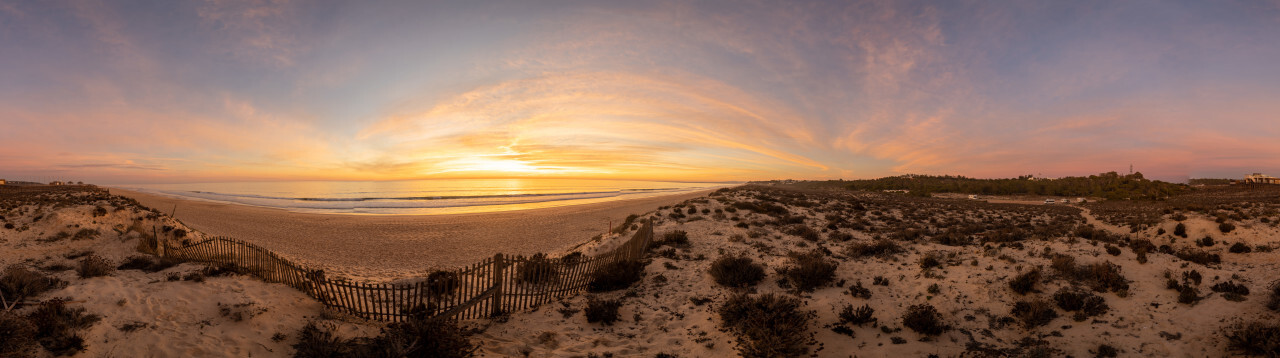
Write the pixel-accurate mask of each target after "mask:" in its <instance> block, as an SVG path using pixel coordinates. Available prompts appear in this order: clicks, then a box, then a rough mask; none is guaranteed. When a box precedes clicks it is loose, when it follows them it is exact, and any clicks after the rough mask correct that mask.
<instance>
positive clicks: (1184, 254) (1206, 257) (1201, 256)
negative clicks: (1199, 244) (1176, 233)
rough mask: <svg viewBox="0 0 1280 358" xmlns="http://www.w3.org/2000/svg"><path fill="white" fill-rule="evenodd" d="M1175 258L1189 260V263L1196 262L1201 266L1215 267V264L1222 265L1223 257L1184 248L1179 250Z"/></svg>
mask: <svg viewBox="0 0 1280 358" xmlns="http://www.w3.org/2000/svg"><path fill="white" fill-rule="evenodd" d="M1174 256H1177V257H1178V258H1180V259H1183V260H1187V261H1190V262H1194V263H1197V264H1201V265H1215V264H1219V263H1222V257H1221V256H1218V254H1211V253H1208V252H1205V251H1203V250H1195V249H1190V248H1184V249H1182V250H1179V251H1178V252H1177V253H1176V254H1174Z"/></svg>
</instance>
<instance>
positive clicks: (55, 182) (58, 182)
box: [49, 180, 62, 185]
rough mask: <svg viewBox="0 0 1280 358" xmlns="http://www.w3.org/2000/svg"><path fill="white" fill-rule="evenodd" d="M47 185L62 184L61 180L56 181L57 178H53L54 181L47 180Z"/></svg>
mask: <svg viewBox="0 0 1280 358" xmlns="http://www.w3.org/2000/svg"><path fill="white" fill-rule="evenodd" d="M49 185H62V182H60V181H57V180H54V181H51V182H49Z"/></svg>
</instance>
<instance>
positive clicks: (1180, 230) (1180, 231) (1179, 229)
mask: <svg viewBox="0 0 1280 358" xmlns="http://www.w3.org/2000/svg"><path fill="white" fill-rule="evenodd" d="M1183 217H1184V218H1185V216H1183ZM1184 220H1185V219H1184ZM1173 235H1174V236H1179V237H1182V238H1184V239H1185V238H1186V237H1187V225H1186V224H1183V223H1178V225H1177V226H1174V227H1173Z"/></svg>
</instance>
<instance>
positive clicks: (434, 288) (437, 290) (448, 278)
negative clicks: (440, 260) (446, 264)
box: [427, 270, 461, 296]
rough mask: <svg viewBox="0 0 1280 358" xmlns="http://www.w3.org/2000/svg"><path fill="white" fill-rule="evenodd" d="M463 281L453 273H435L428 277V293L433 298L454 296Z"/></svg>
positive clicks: (442, 271)
mask: <svg viewBox="0 0 1280 358" xmlns="http://www.w3.org/2000/svg"><path fill="white" fill-rule="evenodd" d="M460 281H461V280H459V278H458V273H457V272H453V271H444V270H440V271H435V272H432V273H430V274H428V275H427V293H429V294H431V295H432V296H444V295H452V294H453V292H454V291H457V290H458V285H459V283H460Z"/></svg>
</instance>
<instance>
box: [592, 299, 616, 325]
mask: <svg viewBox="0 0 1280 358" xmlns="http://www.w3.org/2000/svg"><path fill="white" fill-rule="evenodd" d="M619 307H622V301H620V300H599V299H596V298H595V297H592V298H589V299H587V308H586V309H585V310H583V314H585V315H586V316H587V322H589V323H596V322H600V323H601V324H603V325H606V326H612V325H613V322H617V321H618V308H619Z"/></svg>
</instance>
